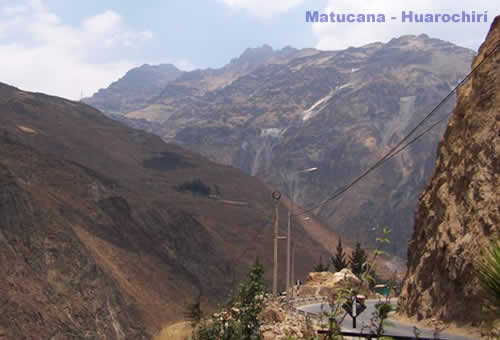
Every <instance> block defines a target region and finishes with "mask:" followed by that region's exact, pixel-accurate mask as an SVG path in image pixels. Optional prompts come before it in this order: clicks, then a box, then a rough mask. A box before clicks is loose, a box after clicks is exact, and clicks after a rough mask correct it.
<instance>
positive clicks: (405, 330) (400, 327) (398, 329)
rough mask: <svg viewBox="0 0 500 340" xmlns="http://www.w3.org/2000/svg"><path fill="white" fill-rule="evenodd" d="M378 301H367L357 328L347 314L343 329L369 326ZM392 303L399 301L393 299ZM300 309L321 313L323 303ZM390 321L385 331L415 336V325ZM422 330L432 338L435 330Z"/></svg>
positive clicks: (456, 339) (463, 339)
mask: <svg viewBox="0 0 500 340" xmlns="http://www.w3.org/2000/svg"><path fill="white" fill-rule="evenodd" d="M377 302H378V300H368V301H366V309H365V311H364V312H363V313H362V314H361V315H359V316H358V317H357V320H356V324H357V325H356V329H353V328H352V319H351V317H350V316H349V315H347V316H346V318H345V319H344V322H343V323H342V330H344V331H351V332H352V331H358V332H359V331H360V330H361V328H362V327H363V326H368V325H369V324H370V318H371V315H372V313H373V312H374V311H375V304H376V303H377ZM391 303H394V304H395V303H397V301H395V300H392V301H391ZM298 309H301V310H303V311H306V312H309V313H314V314H319V313H320V312H321V304H319V303H318V304H312V305H306V306H301V307H298ZM323 310H324V311H330V306H329V305H328V304H323ZM389 322H390V323H391V325H390V326H389V325H388V326H386V327H385V333H386V334H387V335H405V336H413V335H414V332H413V327H412V326H409V325H407V324H403V323H400V322H398V321H396V320H392V319H389ZM419 331H420V336H421V337H428V338H432V337H433V330H432V329H419ZM364 332H366V333H367V332H368V329H367V328H365V329H364ZM439 338H440V339H449V340H476V339H475V338H473V337H467V336H460V335H454V334H448V333H440V334H439Z"/></svg>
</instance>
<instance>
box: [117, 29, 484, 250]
mask: <svg viewBox="0 0 500 340" xmlns="http://www.w3.org/2000/svg"><path fill="white" fill-rule="evenodd" d="M264 50H265V51H261V52H260V53H258V55H261V54H262V55H274V56H275V57H274V58H272V59H266V60H267V61H266V62H264V63H261V64H259V66H258V67H256V68H253V69H251V70H250V71H246V70H245V72H241V73H238V72H235V71H232V73H231V75H232V76H231V81H227V82H222V81H220V79H221V78H220V77H219V78H214V79H217V81H216V80H212V78H209V77H207V76H206V73H204V72H205V71H196V72H190V73H186V74H184V75H183V76H182V77H180V78H179V79H177V80H176V81H174V82H171V83H169V84H168V85H167V86H166V87H165V88H164V90H163V91H162V92H161V94H160V95H159V96H158V97H157V98H156V99H155V100H154V101H152V102H151V103H150V105H149V106H147V107H145V108H143V109H140V110H137V111H134V112H129V113H127V114H126V116H127V118H129V119H130V120H128V121H127V123H128V124H130V125H133V126H137V127H140V125H144V124H141V123H140V122H137V121H135V120H134V119H137V118H139V119H146V120H149V121H151V123H150V124H151V126H149V127H147V128H148V130H149V131H154V133H156V134H158V135H160V136H162V138H163V139H165V140H167V141H175V142H176V143H179V144H181V145H182V146H184V147H187V148H189V149H190V150H193V151H195V152H199V153H201V154H203V155H205V156H207V157H209V158H210V159H212V160H214V161H216V162H219V163H222V164H230V165H233V166H236V167H238V168H240V169H243V170H244V171H245V172H247V173H249V174H252V175H256V176H258V177H259V178H261V179H263V180H264V181H266V182H267V183H270V184H272V185H274V186H278V187H280V188H281V189H282V190H283V191H284V192H286V193H287V194H288V195H292V191H294V196H295V199H296V201H297V202H298V203H300V204H301V205H302V206H305V207H317V209H315V210H314V211H315V212H316V213H317V214H318V215H319V216H320V217H321V218H323V219H324V220H326V221H327V222H329V223H330V225H331V226H332V228H333V229H334V230H336V231H338V232H340V233H343V234H344V235H346V236H349V237H351V238H352V239H357V238H360V239H362V240H365V241H370V240H372V241H373V240H374V239H375V236H376V234H377V233H378V232H380V229H381V227H382V226H384V225H386V226H389V227H390V228H391V229H392V230H393V233H392V236H391V237H392V244H391V249H390V250H391V251H392V252H393V253H395V254H398V255H400V256H403V257H404V256H406V245H407V241H408V239H409V238H410V236H411V232H412V226H413V210H414V207H415V205H416V200H417V197H418V195H419V193H420V192H421V190H422V189H423V186H424V183H425V181H426V179H427V177H428V175H429V174H430V171H431V168H432V161H433V158H434V155H435V150H436V146H437V143H438V140H439V137H440V135H441V133H442V131H443V129H442V128H441V129H435V131H433V132H432V133H430V134H428V135H427V136H426V138H425V139H424V140H423V141H421V142H419V143H418V144H415V145H414V146H412V147H411V148H410V149H409V150H408V151H406V152H405V153H404V154H403V155H402V156H398V157H396V158H394V159H393V160H391V161H390V162H388V163H387V164H386V165H385V166H384V167H383V168H381V169H379V170H377V171H376V172H375V173H373V174H372V175H370V177H368V178H367V179H365V180H364V181H363V182H362V183H360V184H359V185H358V186H357V187H355V188H353V190H352V191H350V192H349V193H348V194H346V195H344V196H343V197H342V198H341V199H340V200H338V201H335V202H329V203H328V204H325V205H322V206H318V204H319V202H321V201H322V200H323V199H325V198H326V197H328V196H329V195H330V194H331V193H333V192H335V191H336V190H338V189H339V188H341V187H342V186H344V185H346V184H347V183H348V182H349V181H350V180H352V179H353V178H354V177H355V176H356V175H359V174H361V173H362V172H363V171H364V170H365V169H367V168H368V167H369V166H370V165H372V164H373V163H374V162H375V161H376V160H377V159H378V158H380V157H381V155H383V154H384V153H385V152H386V151H387V150H389V149H390V148H391V147H392V146H394V145H395V143H396V142H397V141H398V140H399V139H400V138H402V136H404V134H405V133H406V132H408V131H409V130H410V129H411V128H412V127H413V126H414V125H415V124H416V123H417V122H418V121H419V120H420V119H422V118H423V117H424V115H425V114H426V113H428V112H429V110H431V109H432V108H433V107H434V106H435V105H437V104H438V103H439V101H440V100H441V99H442V98H443V97H444V96H445V95H447V94H448V93H449V91H450V90H451V89H452V88H453V87H454V86H455V85H456V84H457V83H458V82H459V81H460V80H461V79H462V77H464V76H465V75H466V73H467V71H468V70H469V69H470V61H471V60H472V58H473V55H474V53H473V51H471V50H468V49H465V48H461V47H459V46H456V45H453V44H451V43H448V42H445V41H442V40H438V39H432V38H429V37H428V36H426V35H420V36H403V37H400V38H395V39H393V40H391V41H390V42H388V43H386V44H382V43H373V44H370V45H367V46H363V47H360V48H349V49H347V50H342V51H318V50H314V49H304V50H294V49H284V50H281V51H274V52H273V54H271V51H269V49H266V48H264ZM278 56H282V57H278ZM240 59H245V54H244V55H243V56H242V57H240ZM238 65H239V64H238V63H235V62H232V63H230V64H228V65H227V66H225V67H224V68H222V69H220V70H212V71H210V72H212V73H213V74H226V73H225V72H227V70H228V69H233V70H236V69H238ZM245 65H246V64H245ZM235 75H236V76H237V77H236V76H235ZM202 79H203V80H202ZM210 84H212V85H213V87H212V88H211V87H210V86H209V85H210ZM218 84H219V85H218ZM220 84H223V86H221V85H220ZM200 88H203V91H201V90H199V89H200ZM451 108H452V105H451V104H448V105H446V106H444V107H443V108H442V109H441V110H440V112H438V114H437V115H436V116H438V117H442V116H446V115H448V114H449V113H450V111H451ZM123 120H125V118H123ZM309 167H317V168H318V169H319V170H318V171H317V172H316V173H314V174H310V175H308V174H303V175H298V176H295V175H293V172H295V171H297V170H300V169H304V168H309ZM292 183H295V184H292ZM293 187H294V188H295V189H292V188H293Z"/></svg>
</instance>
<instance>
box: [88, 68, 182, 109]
mask: <svg viewBox="0 0 500 340" xmlns="http://www.w3.org/2000/svg"><path fill="white" fill-rule="evenodd" d="M182 73H183V72H182V71H181V70H179V69H178V68H177V67H175V66H174V65H171V64H161V65H147V64H145V65H142V66H140V67H136V68H133V69H131V70H130V71H128V72H127V73H126V74H125V75H124V76H123V77H122V78H121V79H119V80H117V81H115V82H113V83H112V84H111V85H110V86H109V87H108V88H106V89H100V90H99V91H98V92H97V93H95V94H94V95H93V96H92V97H91V98H83V99H82V101H83V102H84V103H87V104H90V105H92V106H95V107H97V108H99V109H101V110H104V111H106V112H109V113H127V112H130V111H135V110H138V109H141V108H143V107H145V106H147V105H148V103H149V101H151V100H152V99H153V98H155V97H156V96H157V95H158V94H160V92H161V91H162V90H163V88H164V87H165V86H166V85H167V84H168V83H169V82H171V81H174V80H175V79H177V78H178V77H180V76H181V75H182Z"/></svg>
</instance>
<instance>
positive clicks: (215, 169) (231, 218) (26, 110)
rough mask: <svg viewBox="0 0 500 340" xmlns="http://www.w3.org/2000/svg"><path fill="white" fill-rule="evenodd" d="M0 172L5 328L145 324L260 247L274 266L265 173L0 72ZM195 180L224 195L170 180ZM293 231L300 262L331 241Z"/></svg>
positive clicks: (62, 329) (56, 333)
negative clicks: (3, 79)
mask: <svg viewBox="0 0 500 340" xmlns="http://www.w3.org/2000/svg"><path fill="white" fill-rule="evenodd" d="M0 172H1V176H0V184H1V185H0V258H1V259H2V261H0V273H2V280H0V304H1V306H2V313H0V331H4V333H5V334H7V336H8V338H9V339H10V338H12V339H22V338H23V337H33V336H36V337H38V336H40V337H42V338H50V337H51V336H53V337H55V338H61V339H66V338H68V337H69V336H73V335H75V336H84V335H85V334H87V336H88V337H96V338H97V337H105V338H107V339H140V338H141V337H149V336H150V335H151V334H153V333H154V332H155V331H157V330H159V329H160V328H161V327H162V326H164V325H165V324H166V323H168V322H170V321H174V320H179V319H180V318H182V311H183V309H184V306H185V304H186V303H187V302H190V301H192V299H193V297H194V296H197V295H198V294H200V293H201V294H202V296H203V300H204V303H205V306H206V307H210V306H214V304H215V302H216V301H220V299H221V298H222V297H224V296H226V294H228V293H229V291H230V290H231V288H232V287H234V285H235V284H236V283H237V282H238V280H239V279H241V278H242V276H243V274H244V273H245V272H246V270H247V269H248V267H249V265H250V264H251V263H252V262H253V261H254V260H255V258H256V256H259V257H260V258H261V260H262V261H263V263H264V265H265V267H266V271H267V275H268V277H270V273H271V268H272V234H273V232H272V221H273V202H272V199H271V194H270V190H269V188H268V187H267V186H265V185H264V184H263V183H261V182H260V181H259V180H258V179H256V178H254V177H250V176H248V175H246V174H244V173H243V172H241V171H239V170H237V169H235V168H232V167H228V166H222V165H217V164H215V163H212V162H210V161H208V160H207V159H204V158H203V157H200V156H198V155H195V154H192V153H189V152H186V151H184V150H182V149H181V148H179V147H177V146H175V145H171V144H165V143H164V142H162V141H161V139H160V138H159V137H156V136H153V135H150V134H147V133H145V132H142V131H137V130H133V129H130V128H127V127H125V126H123V125H122V124H120V123H118V122H115V121H113V120H110V119H108V118H106V117H105V116H104V115H102V114H101V113H100V112H98V111H97V110H95V109H93V108H91V107H89V106H87V105H84V104H80V103H76V102H71V101H67V100H64V99H61V98H56V97H50V96H46V95H43V94H35V93H28V92H24V91H20V90H18V89H16V88H13V87H10V86H7V85H4V84H0ZM195 179H200V180H201V181H202V183H204V184H206V185H207V186H209V188H210V189H211V190H212V192H219V193H220V197H221V198H222V199H223V200H225V201H226V202H224V201H223V200H217V199H214V198H209V197H205V196H202V195H195V194H193V193H190V192H180V191H179V190H177V189H176V188H177V187H178V186H179V185H181V184H183V183H189V182H191V181H193V180H195ZM230 201H243V202H247V204H243V205H241V204H240V205H236V204H230V203H231V202H230ZM281 214H282V215H281V216H280V219H281V220H282V221H285V220H286V211H285V209H283V207H282V209H281ZM283 230H284V228H283ZM283 230H282V231H281V232H283ZM295 233H296V236H297V238H298V239H300V240H301V242H300V243H298V244H297V253H300V257H297V274H298V275H304V273H306V272H307V271H308V270H310V267H311V265H312V263H315V262H316V261H317V259H318V258H319V256H320V255H323V256H327V253H326V251H325V249H324V248H323V247H322V246H321V245H320V244H319V243H317V242H315V241H313V240H312V237H311V236H309V234H307V233H306V232H305V231H304V230H303V229H302V228H301V227H300V226H297V227H296V228H295ZM284 249H285V248H284V247H282V248H281V250H280V261H281V263H285V260H284V255H285V253H284ZM280 272H281V274H280V275H281V276H280V277H281V278H283V277H284V276H283V273H284V266H281V269H280ZM281 287H283V281H281ZM86 332H87V333H86Z"/></svg>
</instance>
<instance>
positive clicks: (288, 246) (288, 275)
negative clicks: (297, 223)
mask: <svg viewBox="0 0 500 340" xmlns="http://www.w3.org/2000/svg"><path fill="white" fill-rule="evenodd" d="M316 170H318V168H309V169H305V170H300V171H296V172H295V173H293V177H292V186H291V190H290V192H291V195H290V196H291V197H290V201H291V202H290V205H291V207H290V209H289V210H288V228H287V229H288V230H287V242H286V243H287V244H286V292H287V294H290V287H292V290H293V285H294V282H293V279H294V277H295V275H293V274H291V273H290V267H291V266H292V265H291V261H292V260H291V253H292V252H291V244H292V214H293V205H294V201H295V176H296V175H298V174H301V173H305V172H314V171H316ZM293 267H295V266H294V265H293ZM294 269H295V268H293V269H292V270H294ZM291 294H292V295H293V293H291Z"/></svg>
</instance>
